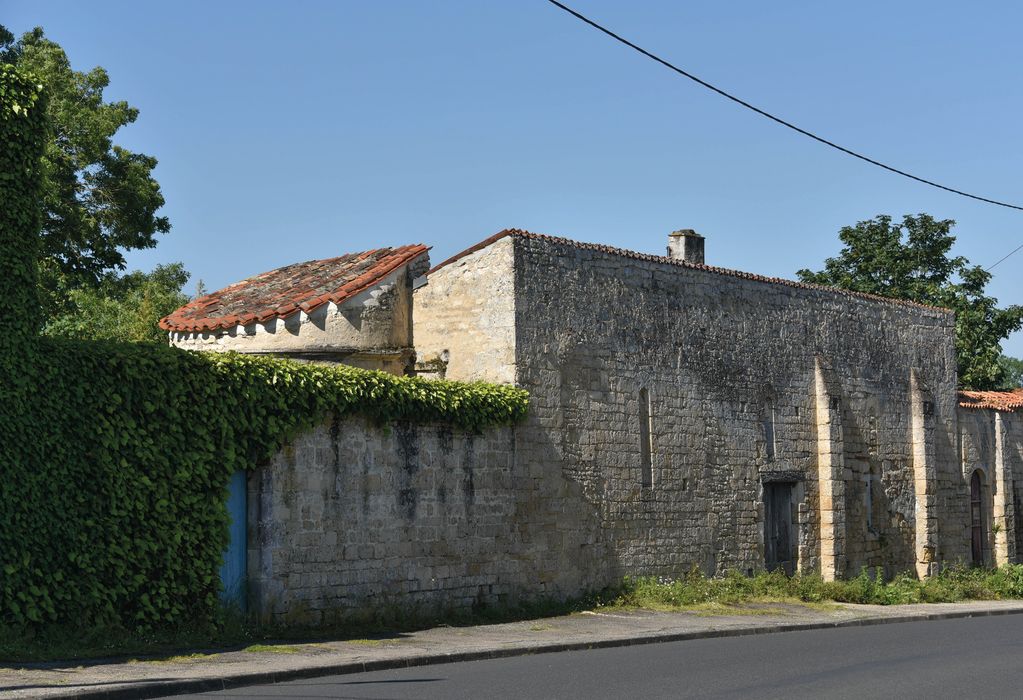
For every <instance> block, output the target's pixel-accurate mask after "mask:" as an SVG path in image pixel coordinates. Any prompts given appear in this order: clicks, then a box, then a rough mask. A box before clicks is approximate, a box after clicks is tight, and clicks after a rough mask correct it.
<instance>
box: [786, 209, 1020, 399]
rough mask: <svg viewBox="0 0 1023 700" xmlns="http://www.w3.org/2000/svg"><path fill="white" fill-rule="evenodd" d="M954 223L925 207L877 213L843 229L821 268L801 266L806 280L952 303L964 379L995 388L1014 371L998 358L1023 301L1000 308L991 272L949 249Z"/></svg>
mask: <svg viewBox="0 0 1023 700" xmlns="http://www.w3.org/2000/svg"><path fill="white" fill-rule="evenodd" d="M954 225H955V222H954V221H952V220H951V219H944V220H940V221H939V220H936V219H934V218H932V217H931V216H929V215H927V214H920V215H918V216H908V215H907V216H904V217H903V218H902V221H901V222H899V223H894V222H893V221H892V218H891V217H890V216H885V215H880V216H876V217H874V218H873V219H870V220H869V221H861V222H859V223H858V224H856V225H855V226H846V227H844V228H842V230H841V231H839V233H838V237H839V238H840V239H841V241H842V242H843V243H844V244H845V246H844V247H843V248H842V250H841V252H840V253H839V254H838V256H837V257H834V258H828V259H827V260H825V262H824V269H823V270H820V271H819V272H813V271H811V270H800V271H799V272H798V273H797V274H798V275H799V279H801V280H802V281H804V282H812V283H816V284H824V285H828V286H832V287H840V288H842V289H850V290H854V291H857V292H868V293H870V294H879V295H881V296H886V297H893V298H896V299H908V300H911V301H917V302H921V303H924V304H931V305H933V306H943V307H946V308H949V309H952V310H953V311H955V312H956V325H955V330H956V341H955V342H956V356H957V359H958V366H959V381H960V383H961V384H962V385H963V386H964V387H970V388H974V389H993V388H997V387H999V386H1003V385H1004V384H1005V382H1006V380H1007V372H1008V371H1009V369H1008V367H1007V365H1005V364H1004V363H1003V362H1001V361H1000V359H1001V357H1002V354H1001V341H1002V340H1004V339H1005V338H1006V337H1007V336H1008V335H1009V334H1010V333H1012V332H1013V331H1016V330H1019V328H1020V327H1021V326H1023V306H1017V305H1013V306H1009V307H1006V308H1004V309H999V308H998V307H997V306H996V304H997V303H998V300H997V299H995V298H993V297H990V296H986V295H985V294H984V287H985V286H986V285H987V283H988V281H989V280H990V279H991V274H990V273H988V272H986V271H985V270H984V269H983V268H982V267H980V266H979V265H970V263H969V261H968V260H967V259H966V258H964V257H962V256H955V257H951V256H950V251H951V249H952V244H953V243H955V236H953V235H951V233H950V231H951V230H952V227H953V226H954Z"/></svg>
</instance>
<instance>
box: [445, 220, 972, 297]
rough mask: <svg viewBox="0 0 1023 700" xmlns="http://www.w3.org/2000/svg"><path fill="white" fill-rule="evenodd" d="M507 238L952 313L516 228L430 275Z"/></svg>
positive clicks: (496, 235)
mask: <svg viewBox="0 0 1023 700" xmlns="http://www.w3.org/2000/svg"><path fill="white" fill-rule="evenodd" d="M508 236H515V237H517V238H530V239H533V240H539V241H547V242H549V243H555V244H560V245H566V246H571V247H573V248H578V249H580V250H594V251H598V252H601V253H608V254H609V255H619V256H621V257H623V258H631V259H633V260H646V261H649V262H657V263H665V264H668V265H678V266H679V267H688V268H692V269H694V270H703V271H705V272H712V273H714V274H717V275H726V276H728V277H738V278H740V279H746V280H753V281H755V282H767V283H770V284H780V285H784V286H786V287H796V288H799V289H815V290H818V291H822V292H828V293H831V294H839V295H842V296H849V297H855V298H857V299H868V300H870V301H878V302H882V303H885V304H895V305H897V306H913V307H917V308H923V309H931V310H933V311H942V312H945V313H948V314H951V313H953V312H952V311H951V310H949V309H945V308H942V307H940V306H929V305H928V304H921V303H919V302H915V301H908V300H905V299H893V298H891V297H882V296H879V295H877V294H867V293H866V292H853V291H849V290H848V289H838V288H837V287H826V286H824V285H822V284H809V283H807V282H796V281H793V280H787V279H782V278H780V277H766V276H764V275H756V274H753V273H751V272H742V271H739V270H730V269H728V268H726V267H714V266H712V265H697V264H696V263H691V262H685V261H684V260H678V259H676V258H669V257H666V256H663V255H648V254H646V253H638V252H636V251H634V250H626V249H624V248H614V247H612V246H607V245H601V244H599V243H581V242H579V241H573V240H571V239H569V238H560V237H558V236H547V235H545V234H542V233H532V232H530V231H523V230H522V229H517V228H507V229H505V230H503V231H499V232H498V233H495V234H494V235H493V236H491V237H490V238H487V239H486V240H483V241H480V242H479V243H477V244H476V245H474V246H472V247H471V248H466V249H465V250H463V251H462V252H461V253H458V254H457V255H453V256H451V257H450V258H448V259H447V260H445V261H444V262H442V263H440V264H438V265H435V266H434V267H433V269H432V270H430V272H436V271H437V270H439V269H440V268H442V267H444V266H445V265H450V264H451V263H453V262H455V261H456V260H460V259H462V258H464V257H465V256H466V255H471V254H472V253H475V252H476V251H478V250H482V249H483V248H486V247H487V246H488V245H490V244H491V243H495V242H496V241H499V240H501V239H502V238H506V237H508Z"/></svg>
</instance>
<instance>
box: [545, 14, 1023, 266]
mask: <svg viewBox="0 0 1023 700" xmlns="http://www.w3.org/2000/svg"><path fill="white" fill-rule="evenodd" d="M547 2H549V3H551V4H552V5H554V6H556V7H559V8H561V9H562V10H564V11H565V12H567V13H568V14H570V15H572V16H574V17H576V18H577V19H580V20H582V21H583V22H585V23H586V24H588V25H590V26H591V27H593V28H594V29H597V30H599V31H601V32H603V33H604V34H607V35H608V36H609V37H611V38H612V39H615V40H616V41H619V42H621V43H622V44H625V45H626V46H628V47H629V48H630V49H634V50H635V51H638V52H639V53H641V54H643V55H644V56H646V57H647V58H649V59H652V60H654V61H656V62H657V63H660V64H661V65H662V66H664V67H665V68H669V69H671V70H673V71H675V72H676V73H678V74H679V75H681V76H684V77H686V78H689V79H690V80H692V81H693V82H695V83H699V84H700V85H702V86H703V87H705V88H707V89H708V90H712V91H714V92H716V93H717V94H719V95H721V96H722V97H725V98H727V99H729V100H731V101H732V102H735V103H737V104H740V105H742V106H743V107H745V108H746V109H749V110H752V111H754V112H756V113H757V114H759V115H760V116H762V117H767V118H768V119H770V120H771V121H774V122H777V123H778V124H781V125H782V126H785V127H788V128H789V129H792V130H793V131H796V132H798V133H800V134H802V135H803V136H808V137H810V138H811V139H813V140H814V141H818V142H820V143H823V144H824V145H825V146H830V147H831V148H834V149H835V150H838V151H841V152H842V153H845V154H846V155H850V156H853V157H854V158H859V159H860V160H862V161H866V162H867V163H870V164H871V165H876V166H877V167H879V168H883V169H885V170H887V171H889V172H892V173H895V174H896V175H902V176H903V177H908V178H909V179H910V180H916V181H917V182H922V183H923V184H925V185H930V186H931V187H937V188H938V189H940V190H945V191H946V192H951V193H953V194H958V195H960V196H963V197H969V198H970V199H976V200H978V201H981V202H987V203H988V204H994V205H996V206H999V207H1006V208H1007V209H1016V210H1017V211H1023V206H1019V205H1016V204H1009V203H1007V202H999V201H998V200H997V199H989V198H988V197H981V196H980V195H976V194H970V193H969V192H963V191H962V190H957V189H955V188H952V187H947V186H945V185H942V184H940V183H937V182H934V181H933V180H927V179H925V178H922V177H918V176H916V175H913V174H912V173H907V172H906V171H904V170H899V169H898V168H893V167H892V166H890V165H885V164H884V163H882V162H880V161H877V160H874V159H873V158H868V157H867V156H865V155H863V154H861V153H857V152H856V151H852V150H850V149H848V148H845V147H844V146H839V145H838V144H837V143H835V142H833V141H828V140H827V139H826V138H823V137H821V136H818V135H817V134H814V133H812V132H809V131H807V130H806V129H801V128H799V127H798V126H796V125H795V124H792V123H791V122H787V121H785V120H784V119H782V118H780V117H776V116H774V115H773V114H771V113H769V112H765V111H764V110H762V109H760V108H759V107H755V106H753V105H751V104H750V103H749V102H746V101H745V100H742V99H740V98H738V97H736V96H735V95H732V94H730V93H727V92H725V91H724V90H722V89H721V88H719V87H715V86H714V85H711V84H710V83H708V82H707V81H705V80H701V79H700V78H697V77H696V76H695V75H693V74H692V73H688V72H686V71H684V70H682V69H681V68H679V67H678V66H676V65H674V64H672V63H669V62H668V61H666V60H664V59H663V58H661V57H660V56H657V55H656V54H653V53H651V52H650V51H647V50H646V49H644V48H642V47H640V46H637V45H636V44H633V43H632V42H631V41H629V40H628V39H625V38H623V37H621V36H619V35H618V34H615V33H614V32H612V31H611V30H610V29H607V28H605V27H602V26H601V25H599V24H597V23H596V22H594V21H593V20H591V19H589V18H588V17H585V16H584V15H581V14H579V13H578V12H576V11H575V10H573V9H572V8H571V7H568V6H566V5H563V4H561V3H560V2H558V1H557V0H547ZM1021 248H1023V246H1020V248H1017V249H1016V250H1020V249H1021ZM1015 252H1016V251H1015V250H1014V251H1013V253H1015ZM1009 255H1012V253H1009ZM1006 257H1008V256H1006ZM1004 259H1005V258H1002V260H1004ZM998 262H1001V260H999V261H998ZM997 264H998V263H995V265H997ZM991 267H994V265H992V266H991ZM988 269H990V268H988Z"/></svg>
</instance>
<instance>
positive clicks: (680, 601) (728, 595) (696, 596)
mask: <svg viewBox="0 0 1023 700" xmlns="http://www.w3.org/2000/svg"><path fill="white" fill-rule="evenodd" d="M1003 598H1023V565H1019V564H1014V565H1008V566H1003V567H1001V568H999V569H994V570H990V569H964V568H949V569H945V570H944V571H942V572H941V573H940V574H938V575H937V576H932V577H930V578H926V579H922V580H920V579H917V578H916V577H915V576H913V575H912V574H910V573H903V574H899V575H898V576H896V577H895V578H893V579H892V580H890V581H885V580H883V579H882V578H879V577H873V576H870V575H869V573H868V572H867V570H866V569H864V570H863V571H861V572H860V574H859V575H858V576H856V577H855V578H852V579H847V580H843V581H824V580H823V579H821V577H820V576H819V575H816V574H808V575H796V576H791V577H789V576H785V574H783V573H781V572H778V571H775V572H772V573H767V572H761V573H758V574H757V575H755V576H743V575H742V574H739V573H736V572H730V573H728V574H726V575H724V576H720V577H715V578H708V577H706V576H704V575H703V574H702V573H700V572H699V571H696V570H694V571H692V572H690V573H689V574H688V575H686V576H683V577H682V578H679V579H664V578H652V577H651V578H626V579H625V581H624V582H623V584H622V588H621V590H620V591H619V592H618V594H617V595H616V596H614V597H612V598H611V599H610V600H608V601H606V603H605V604H606V605H610V606H614V607H629V608H642V609H646V610H665V611H673V610H692V609H699V608H700V606H707V605H717V606H735V605H738V604H741V603H749V602H761V603H771V602H798V603H804V604H805V603H812V604H827V603H830V602H838V603H857V604H861V605H899V604H906V603H957V602H961V601H964V600H999V599H1003Z"/></svg>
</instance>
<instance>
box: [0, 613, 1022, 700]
mask: <svg viewBox="0 0 1023 700" xmlns="http://www.w3.org/2000/svg"><path fill="white" fill-rule="evenodd" d="M1018 613H1023V601H986V602H970V603H951V604H934V605H900V606H891V607H883V606H875V605H833V606H831V605H829V606H826V607H823V606H822V607H808V606H802V605H790V604H780V603H777V604H776V603H765V604H755V605H753V604H751V605H746V606H743V607H741V608H731V609H723V610H713V611H695V612H682V613H660V612H652V611H648V610H640V611H629V612H622V611H598V612H586V613H580V614H574V615H568V616H564V617H551V618H543V619H538V620H529V621H525V622H511V623H506V624H500V625H481V626H478V627H435V628H433V629H428V630H423V631H420V632H409V633H403V634H396V635H393V636H390V637H381V638H377V639H361V640H360V639H354V640H345V641H333V642H316V643H307V644H282V645H273V646H261V647H257V649H258V650H251V651H229V652H222V653H215V654H195V655H184V656H175V657H164V658H156V659H145V660H114V661H111V660H105V661H103V662H67V663H60V662H54V663H45V664H0V697H2V698H34V697H46V698H65V697H76V698H154V697H162V696H166V695H174V694H178V693H195V692H201V691H206V690H221V689H224V688H229V687H238V686H244V685H252V684H262V683H271V682H279V681H285V680H294V679H297V678H310V677H315V676H322V675H329V674H340V673H357V672H360V671H370V670H380V669H387V668H396V667H404V666H417V665H426V664H436V663H445V662H451V661H469V660H475V659H488V658H495V657H500V656H515V655H520V654H537V653H544V652H552V651H567V650H574V649H590V648H597V647H609V646H624V645H629V644H648V643H653V642H664V641H677V640H684V639H701V638H706V637H723V636H737V635H745V634H766V633H772V632H786V631H793V630H806V629H818V628H827V627H843V626H850V625H873V624H884V623H893V622H910V621H916V620H929V619H949V618H955V617H973V616H981V615H1006V614H1018ZM1020 623H1021V625H1023V620H1021V621H1020Z"/></svg>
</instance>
